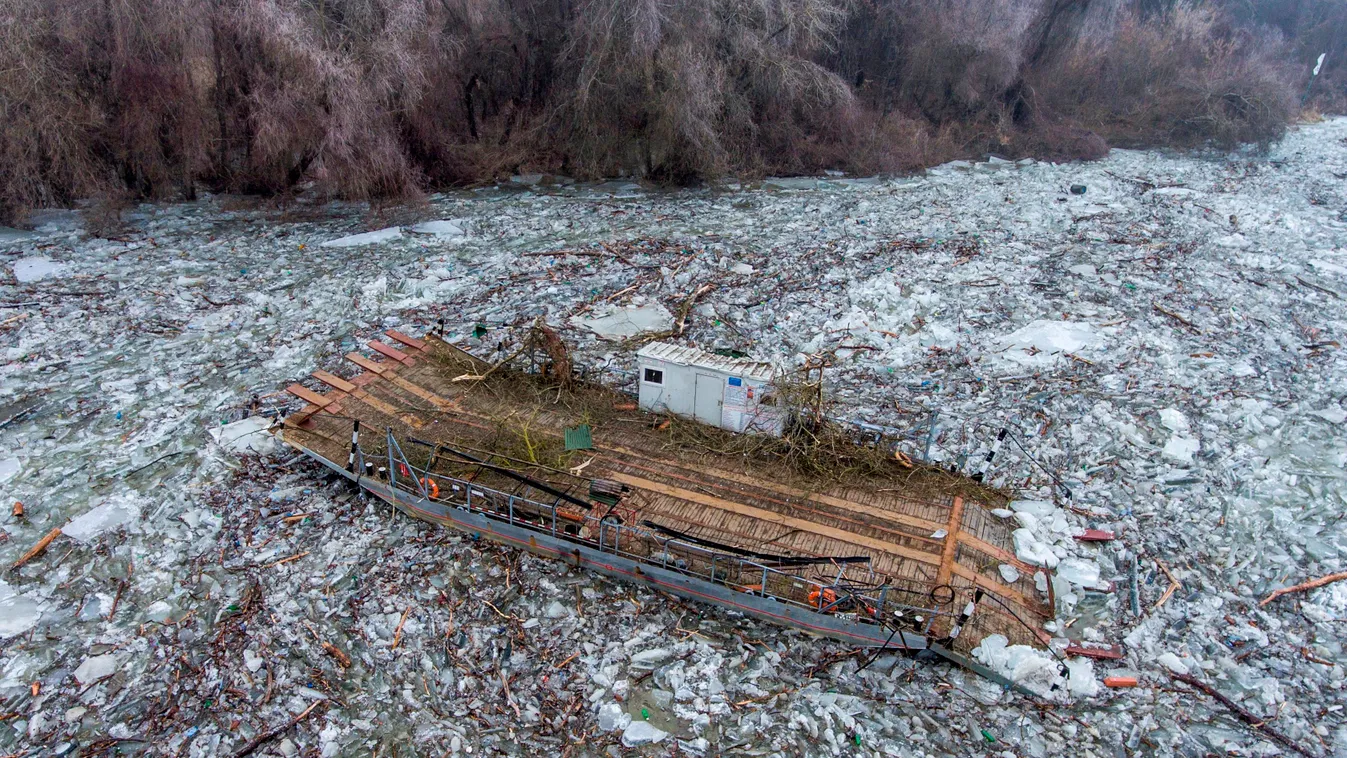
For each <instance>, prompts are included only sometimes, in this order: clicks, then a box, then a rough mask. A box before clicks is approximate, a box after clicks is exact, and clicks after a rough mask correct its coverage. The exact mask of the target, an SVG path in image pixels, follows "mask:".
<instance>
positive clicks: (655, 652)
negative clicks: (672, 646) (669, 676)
mask: <svg viewBox="0 0 1347 758" xmlns="http://www.w3.org/2000/svg"><path fill="white" fill-rule="evenodd" d="M671 654H672V653H670V652H669V651H668V650H667V649H665V648H662V647H657V648H651V649H650V650H642V651H641V652H639V653H636V654H635V655H633V656H632V657H631V665H632V667H633V668H654V667H655V664H657V663H659V662H660V661H662V660H664V659H665V658H668V657H669V656H670V655H671Z"/></svg>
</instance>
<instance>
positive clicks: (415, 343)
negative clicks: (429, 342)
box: [385, 329, 426, 350]
mask: <svg viewBox="0 0 1347 758" xmlns="http://www.w3.org/2000/svg"><path fill="white" fill-rule="evenodd" d="M385 334H387V335H388V336H389V337H391V338H392V339H393V341H394V342H400V343H402V344H404V345H406V346H407V347H410V348H411V349H413V350H425V349H426V343H425V342H424V341H423V340H419V339H417V338H415V337H409V336H407V335H405V334H403V333H402V332H399V331H398V330H396V329H389V330H388V331H387V332H385Z"/></svg>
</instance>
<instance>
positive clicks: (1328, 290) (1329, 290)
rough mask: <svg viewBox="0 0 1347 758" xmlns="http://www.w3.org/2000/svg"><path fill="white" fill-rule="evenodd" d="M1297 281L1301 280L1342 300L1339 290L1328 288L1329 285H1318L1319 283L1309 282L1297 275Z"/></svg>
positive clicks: (1306, 284) (1307, 285)
mask: <svg viewBox="0 0 1347 758" xmlns="http://www.w3.org/2000/svg"><path fill="white" fill-rule="evenodd" d="M1296 281H1298V282H1300V283H1301V284H1303V285H1305V286H1306V287H1311V288H1313V289H1317V290H1319V291H1320V292H1323V293H1324V294H1327V295H1332V296H1333V297H1334V298H1335V299H1337V300H1341V299H1342V295H1339V294H1338V293H1337V292H1335V291H1333V290H1331V289H1329V288H1327V287H1323V286H1320V285H1318V284H1315V283H1314V282H1307V281H1305V280H1304V279H1302V278H1300V277H1299V276H1297V277H1296Z"/></svg>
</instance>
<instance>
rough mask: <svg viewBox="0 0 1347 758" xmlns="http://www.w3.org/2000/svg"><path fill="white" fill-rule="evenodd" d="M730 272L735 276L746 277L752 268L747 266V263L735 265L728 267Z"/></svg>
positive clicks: (751, 271)
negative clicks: (742, 275)
mask: <svg viewBox="0 0 1347 758" xmlns="http://www.w3.org/2000/svg"><path fill="white" fill-rule="evenodd" d="M730 270H731V271H733V272H734V273H736V274H745V275H747V274H751V273H753V267H752V266H750V265H748V264H747V263H736V264H734V265H733V266H731V267H730Z"/></svg>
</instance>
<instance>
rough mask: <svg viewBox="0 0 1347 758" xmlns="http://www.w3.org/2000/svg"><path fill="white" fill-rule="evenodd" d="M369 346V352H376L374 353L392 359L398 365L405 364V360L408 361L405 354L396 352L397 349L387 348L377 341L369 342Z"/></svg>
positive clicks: (399, 351)
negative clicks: (376, 352)
mask: <svg viewBox="0 0 1347 758" xmlns="http://www.w3.org/2000/svg"><path fill="white" fill-rule="evenodd" d="M369 346H370V349H371V350H376V351H378V352H380V353H382V354H384V355H385V356H386V357H388V358H392V359H393V360H395V361H397V362H398V363H406V362H407V359H408V357H409V356H408V355H407V354H406V353H404V352H402V351H401V350H398V349H397V348H395V347H390V346H388V345H385V344H384V343H382V342H380V341H378V340H370V341H369Z"/></svg>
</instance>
